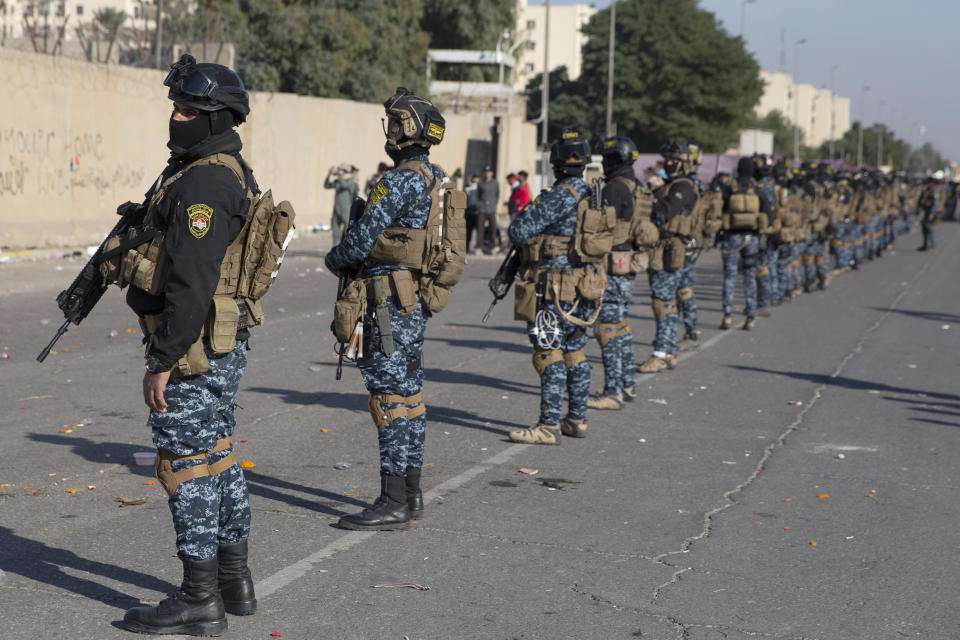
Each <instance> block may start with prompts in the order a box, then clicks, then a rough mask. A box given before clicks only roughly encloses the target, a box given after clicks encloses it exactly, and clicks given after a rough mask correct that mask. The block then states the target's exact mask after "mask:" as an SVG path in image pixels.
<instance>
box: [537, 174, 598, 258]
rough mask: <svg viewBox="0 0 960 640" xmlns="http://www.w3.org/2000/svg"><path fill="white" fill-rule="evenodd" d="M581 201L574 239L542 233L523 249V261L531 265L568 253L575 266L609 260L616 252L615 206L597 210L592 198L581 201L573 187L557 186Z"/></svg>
mask: <svg viewBox="0 0 960 640" xmlns="http://www.w3.org/2000/svg"><path fill="white" fill-rule="evenodd" d="M557 188H559V189H566V190H567V191H569V192H570V194H571V195H573V197H574V198H576V199H577V220H576V222H575V223H574V230H573V235H572V236H554V235H549V234H540V235H538V236H534V237H533V238H531V239H530V241H529V242H528V243H527V244H525V245H524V246H523V250H522V258H523V262H525V263H527V264H530V263H532V262H540V261H542V260H549V259H550V258H556V257H558V256H561V255H564V254H567V256H568V257H569V259H570V262H571V263H573V264H593V263H596V262H600V261H601V260H604V259H606V258H607V255H608V254H609V253H610V251H611V250H612V249H613V235H614V229H616V226H617V211H616V209H614V208H613V207H611V206H606V207H603V208H602V209H594V208H593V207H591V206H590V195H589V194H588V195H587V196H585V197H583V198H581V197H580V194H579V193H578V192H577V189H576V187H574V186H573V185H572V184H561V185H557Z"/></svg>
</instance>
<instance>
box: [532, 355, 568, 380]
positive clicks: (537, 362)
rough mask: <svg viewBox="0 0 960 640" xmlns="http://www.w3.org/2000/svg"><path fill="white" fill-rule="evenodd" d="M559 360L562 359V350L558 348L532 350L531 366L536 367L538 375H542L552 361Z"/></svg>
mask: <svg viewBox="0 0 960 640" xmlns="http://www.w3.org/2000/svg"><path fill="white" fill-rule="evenodd" d="M561 360H563V352H561V351H560V349H549V350H542V349H534V350H533V368H534V369H536V371H537V375H538V376H542V375H543V372H544V371H546V370H547V367H549V366H550V365H552V364H553V363H554V362H560V361H561Z"/></svg>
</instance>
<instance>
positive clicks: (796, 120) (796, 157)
mask: <svg viewBox="0 0 960 640" xmlns="http://www.w3.org/2000/svg"><path fill="white" fill-rule="evenodd" d="M806 41H807V39H806V38H801V39H800V40H797V41H796V42H794V43H793V162H794V164H800V106H799V105H800V91H799V88H800V83H799V81H800V71H799V67H800V65H799V55H800V45H802V44H804V43H805V42H806Z"/></svg>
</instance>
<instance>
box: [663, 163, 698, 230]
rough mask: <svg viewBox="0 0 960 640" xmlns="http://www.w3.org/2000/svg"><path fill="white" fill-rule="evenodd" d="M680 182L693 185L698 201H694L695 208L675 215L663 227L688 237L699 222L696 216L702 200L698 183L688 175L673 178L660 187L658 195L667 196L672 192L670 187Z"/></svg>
mask: <svg viewBox="0 0 960 640" xmlns="http://www.w3.org/2000/svg"><path fill="white" fill-rule="evenodd" d="M679 182H686V183H688V184H689V185H690V186H691V187H693V192H694V193H695V194H697V200H696V202H694V203H693V208H692V209H691V210H690V212H689V213H687V214H684V215H680V216H673V217H672V218H671V219H670V220H669V222H667V225H666V226H665V227H664V228H663V230H664V231H666V232H667V233H670V234H672V235H675V236H684V237H687V236H691V235H693V233H694V231H695V227H696V223H697V220H696V217H695V216H696V214H697V212H698V211H699V209H698V205H699V204H700V200H701V198H700V190H699V189H697V185H696V183H695V182H694V181H693V180H691V179H690V178H687V177H686V176H684V177H681V178H677V179H675V180H671V181H670V182H668V183H667V184H665V185H663V186H662V187H660V189H658V191H659V192H660V194H661V195H659V196H658V197H666V195H667V194H668V193H670V187H672V186H673V185H674V184H677V183H679Z"/></svg>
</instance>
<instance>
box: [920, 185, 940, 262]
mask: <svg viewBox="0 0 960 640" xmlns="http://www.w3.org/2000/svg"><path fill="white" fill-rule="evenodd" d="M938 196H939V193H938V189H937V179H936V178H933V177H931V178H927V179H926V181H925V182H924V183H923V190H922V191H921V192H920V197H919V198H917V212H918V213H919V215H920V229H921V231H923V245H922V246H920V247H919V248H918V249H917V250H918V251H936V249H937V244H936V235H935V234H934V227H936V225H937V223H938V222H939V221H940V207H939V204H940V202H939V197H938Z"/></svg>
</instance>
